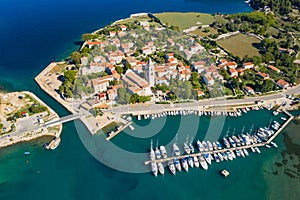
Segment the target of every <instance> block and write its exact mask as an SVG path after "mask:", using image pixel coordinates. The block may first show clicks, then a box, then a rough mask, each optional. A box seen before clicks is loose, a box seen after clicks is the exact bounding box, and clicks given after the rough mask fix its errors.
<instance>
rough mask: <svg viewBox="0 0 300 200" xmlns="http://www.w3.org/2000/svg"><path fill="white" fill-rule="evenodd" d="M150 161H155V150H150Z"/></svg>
mask: <svg viewBox="0 0 300 200" xmlns="http://www.w3.org/2000/svg"><path fill="white" fill-rule="evenodd" d="M149 156H150V160H155V153H154V150H153V149H152V148H151V149H150V155H149Z"/></svg>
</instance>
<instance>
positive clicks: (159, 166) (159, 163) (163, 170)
mask: <svg viewBox="0 0 300 200" xmlns="http://www.w3.org/2000/svg"><path fill="white" fill-rule="evenodd" d="M157 167H158V171H159V173H161V174H162V175H164V174H165V168H164V166H163V164H162V163H161V162H158V163H157Z"/></svg>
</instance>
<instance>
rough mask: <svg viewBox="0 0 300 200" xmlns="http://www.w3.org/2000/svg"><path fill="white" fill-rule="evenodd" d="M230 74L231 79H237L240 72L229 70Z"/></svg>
mask: <svg viewBox="0 0 300 200" xmlns="http://www.w3.org/2000/svg"><path fill="white" fill-rule="evenodd" d="M229 74H230V77H236V76H238V75H239V74H238V72H237V71H236V70H235V69H234V68H230V69H229Z"/></svg>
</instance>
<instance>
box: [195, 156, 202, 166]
mask: <svg viewBox="0 0 300 200" xmlns="http://www.w3.org/2000/svg"><path fill="white" fill-rule="evenodd" d="M193 159H194V165H195V167H199V166H200V165H199V160H198V158H197V156H194V157H193Z"/></svg>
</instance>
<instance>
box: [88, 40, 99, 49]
mask: <svg viewBox="0 0 300 200" xmlns="http://www.w3.org/2000/svg"><path fill="white" fill-rule="evenodd" d="M100 44H101V42H100V41H88V42H87V45H89V48H91V47H92V46H95V45H97V46H99V45H100Z"/></svg>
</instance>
